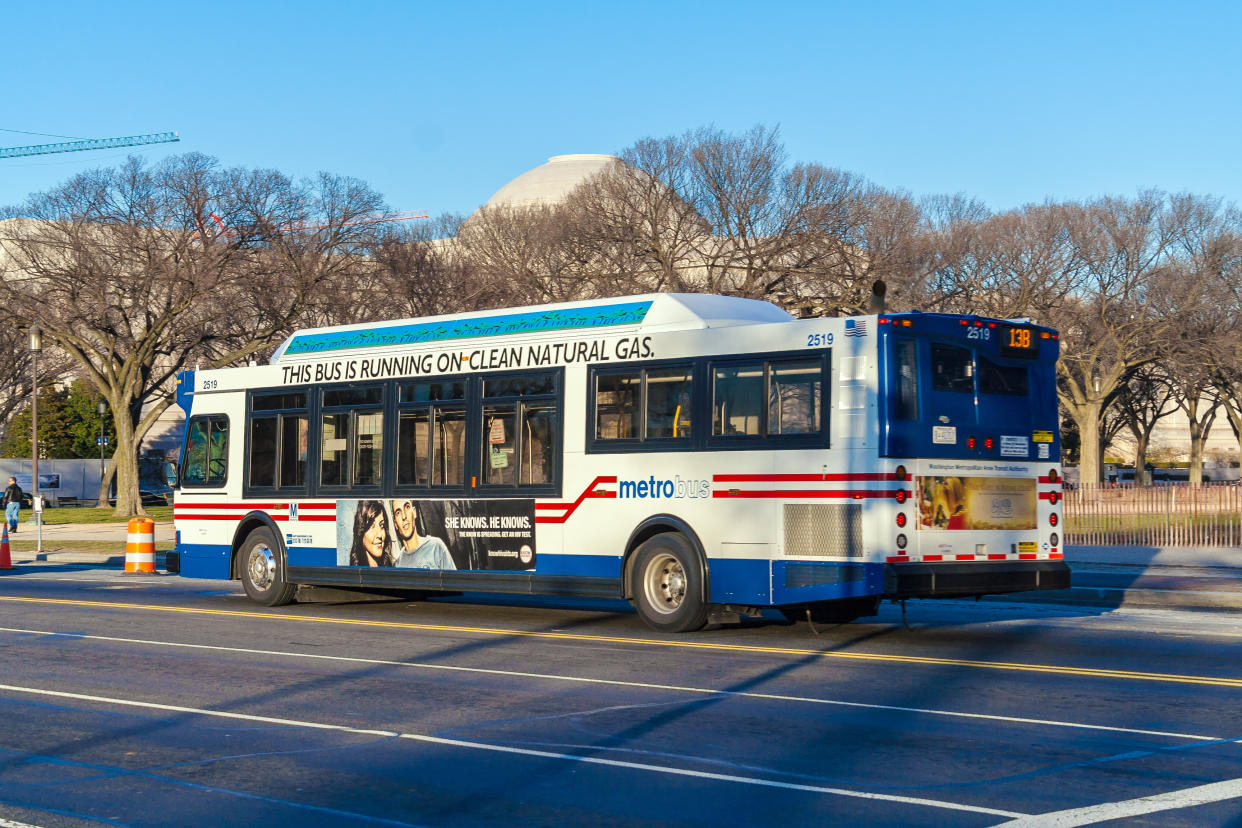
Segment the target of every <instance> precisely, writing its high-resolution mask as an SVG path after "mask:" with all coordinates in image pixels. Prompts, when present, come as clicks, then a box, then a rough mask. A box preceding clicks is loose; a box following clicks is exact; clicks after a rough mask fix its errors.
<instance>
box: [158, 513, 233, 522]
mask: <svg viewBox="0 0 1242 828" xmlns="http://www.w3.org/2000/svg"><path fill="white" fill-rule="evenodd" d="M173 519H174V520H233V521H235V520H237V519H238V516H237V515H196V514H187V515H173Z"/></svg>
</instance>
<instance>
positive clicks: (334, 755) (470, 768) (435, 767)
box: [0, 565, 1242, 826]
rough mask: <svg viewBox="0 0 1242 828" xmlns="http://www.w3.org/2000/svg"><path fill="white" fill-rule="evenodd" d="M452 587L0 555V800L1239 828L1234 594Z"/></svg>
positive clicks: (80, 812) (442, 818)
mask: <svg viewBox="0 0 1242 828" xmlns="http://www.w3.org/2000/svg"><path fill="white" fill-rule="evenodd" d="M471 597H472V599H473V600H471V601H466V600H464V599H461V598H458V599H443V598H440V599H434V600H431V601H424V602H405V601H375V602H355V603H312V604H300V605H296V606H292V607H284V608H277V609H265V608H262V607H257V606H255V605H253V604H251V603H249V602H248V601H247V600H246V599H245V598H244V595H243V594H242V592H241V590H240V588H239V587H238V586H237V585H236V584H235V583H228V582H214V581H192V580H183V579H180V578H177V577H175V576H167V575H162V574H161V575H154V576H145V575H138V576H134V575H130V576H126V575H122V574H120V573H119V572H117V571H116V570H114V569H102V568H99V567H97V566H68V565H47V566H42V567H40V566H24V567H22V568H21V569H20V570H17V571H14V572H10V573H6V574H5V575H4V576H2V577H0V818H3V819H7V820H9V821H12V822H24V823H28V824H38V825H46V826H58V825H88V824H97V823H107V824H121V825H168V824H174V823H175V824H183V825H218V824H223V823H240V824H257V823H276V822H292V821H295V820H296V821H297V823H298V824H299V825H318V824H324V825H327V824H331V825H355V824H356V825H371V824H380V825H444V824H454V825H457V824H478V823H491V824H506V825H512V824H533V825H552V824H555V825H583V824H589V825H593V826H594V825H628V824H642V825H660V824H668V825H679V826H684V825H737V824H755V825H768V824H790V825H798V824H841V825H847V824H848V825H857V824H866V825H945V824H952V825H997V824H1004V823H1010V822H1015V821H1016V822H1017V824H1024V823H1023V821H1025V824H1034V825H1085V824H1093V823H1097V822H1102V821H1106V820H1121V822H1119V823H1118V824H1127V825H1129V824H1136V825H1138V824H1142V825H1194V826H1212V825H1221V826H1224V825H1237V824H1239V822H1240V821H1242V713H1239V710H1242V704H1240V703H1239V702H1242V658H1240V656H1242V615H1240V614H1236V613H1232V612H1187V611H1180V610H1163V609H1147V608H1138V609H1132V608H1128V607H1121V608H1118V609H1111V610H1109V609H1104V608H1098V607H1096V608H1092V607H1067V606H1056V605H1048V604H1039V605H1036V604H1029V605H1028V604H1020V603H1012V602H1010V603H999V602H998V603H993V602H982V603H978V604H974V603H947V602H911V604H910V605H909V608H908V613H907V616H906V624H903V623H902V616H901V612H900V610H899V608H897V607H895V606H887V607H885V609H884V611H883V613H882V615H881V616H879V618H877V619H871V620H870V621H868V622H858V623H854V624H851V625H845V626H837V627H830V628H825V629H818V630H816V629H812V628H810V627H809V625H806V624H800V625H795V626H788V625H785V624H783V623H779V622H777V621H776V620H775V619H770V620H764V621H760V622H753V621H752V622H748V623H745V624H741V625H735V626H728V627H723V628H720V629H714V630H707V631H704V632H701V633H696V634H692V635H681V636H666V635H661V634H657V633H654V632H652V631H650V630H648V629H647V628H646V627H644V626H643V625H642V623H641V622H640V621H639V620H638V619H637V617H636V616H635V615H634V614H633V613H632V612H631V611H629V610H628V608H627V607H626V605H624V604H620V603H616V602H606V601H573V600H563V601H556V600H549V599H538V600H536V599H530V600H517V599H513V598H508V597H506V598H492V599H488V598H487V597H486V596H471ZM1053 814H1056V815H1057V816H1051V815H1053Z"/></svg>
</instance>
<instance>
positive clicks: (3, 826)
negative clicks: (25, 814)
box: [0, 817, 39, 828]
mask: <svg viewBox="0 0 1242 828" xmlns="http://www.w3.org/2000/svg"><path fill="white" fill-rule="evenodd" d="M0 828H39V826H37V825H31V824H29V823H26V822H14V821H13V820H11V819H5V818H4V817H0Z"/></svg>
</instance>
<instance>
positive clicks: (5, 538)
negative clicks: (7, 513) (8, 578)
mask: <svg viewBox="0 0 1242 828" xmlns="http://www.w3.org/2000/svg"><path fill="white" fill-rule="evenodd" d="M12 568H13V559H12V557H11V556H10V554H9V522H8V521H7V520H6V521H5V522H4V534H3V535H0V569H12Z"/></svg>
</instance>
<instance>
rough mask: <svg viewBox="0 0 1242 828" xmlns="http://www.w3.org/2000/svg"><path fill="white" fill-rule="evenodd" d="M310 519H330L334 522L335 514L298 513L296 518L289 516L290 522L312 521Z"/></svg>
mask: <svg viewBox="0 0 1242 828" xmlns="http://www.w3.org/2000/svg"><path fill="white" fill-rule="evenodd" d="M276 520H284V518H276ZM312 520H320V521H325V520H326V521H331V522H332V523H335V522H336V515H299V516H298V517H297V518H296V519H295V518H290V519H289V522H290V523H304V522H306V521H312Z"/></svg>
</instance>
